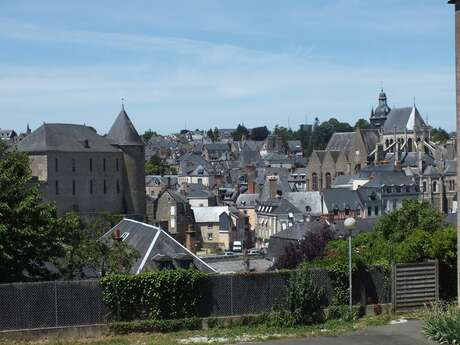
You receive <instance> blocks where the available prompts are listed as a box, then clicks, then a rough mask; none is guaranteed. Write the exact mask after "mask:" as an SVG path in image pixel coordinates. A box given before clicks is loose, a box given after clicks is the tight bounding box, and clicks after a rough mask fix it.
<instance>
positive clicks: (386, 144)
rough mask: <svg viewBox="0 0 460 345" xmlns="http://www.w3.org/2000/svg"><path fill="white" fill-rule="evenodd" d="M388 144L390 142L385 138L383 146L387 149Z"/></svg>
mask: <svg viewBox="0 0 460 345" xmlns="http://www.w3.org/2000/svg"><path fill="white" fill-rule="evenodd" d="M388 146H390V142H389V141H388V139H387V140H385V148H386V149H387V148H388Z"/></svg>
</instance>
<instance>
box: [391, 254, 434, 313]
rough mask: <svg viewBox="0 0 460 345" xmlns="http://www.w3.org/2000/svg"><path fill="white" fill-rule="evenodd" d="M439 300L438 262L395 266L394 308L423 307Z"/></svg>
mask: <svg viewBox="0 0 460 345" xmlns="http://www.w3.org/2000/svg"><path fill="white" fill-rule="evenodd" d="M438 300H439V270H438V262H437V261H434V262H425V263H419V264H397V265H394V266H393V308H394V310H403V309H410V308H417V307H421V306H423V305H425V304H428V303H433V302H436V301H438Z"/></svg>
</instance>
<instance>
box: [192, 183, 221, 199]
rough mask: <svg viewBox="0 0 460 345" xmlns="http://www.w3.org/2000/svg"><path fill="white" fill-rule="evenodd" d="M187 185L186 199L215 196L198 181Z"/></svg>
mask: <svg viewBox="0 0 460 345" xmlns="http://www.w3.org/2000/svg"><path fill="white" fill-rule="evenodd" d="M187 186H188V191H187V199H208V198H212V197H214V196H215V195H214V194H213V193H212V192H210V191H208V190H206V189H204V188H203V185H201V184H199V183H189V184H188V185H187Z"/></svg>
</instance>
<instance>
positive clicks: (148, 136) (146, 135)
mask: <svg viewBox="0 0 460 345" xmlns="http://www.w3.org/2000/svg"><path fill="white" fill-rule="evenodd" d="M156 136H158V133H157V132H153V131H152V130H151V129H148V130H146V131H145V133H144V134H143V135H142V137H143V138H144V141H145V142H148V141H149V140H150V139H152V137H156Z"/></svg>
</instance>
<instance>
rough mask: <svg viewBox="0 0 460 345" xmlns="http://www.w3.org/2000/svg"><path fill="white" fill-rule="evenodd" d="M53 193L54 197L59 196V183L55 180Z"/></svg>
mask: <svg viewBox="0 0 460 345" xmlns="http://www.w3.org/2000/svg"><path fill="white" fill-rule="evenodd" d="M55 191H56V195H59V181H58V180H56V183H55Z"/></svg>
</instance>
